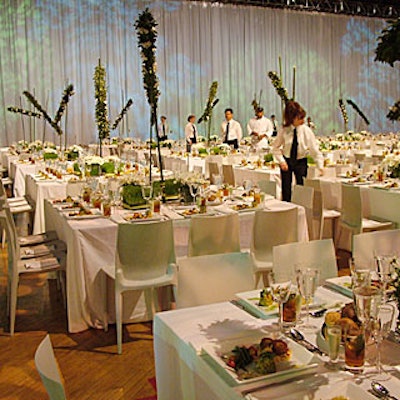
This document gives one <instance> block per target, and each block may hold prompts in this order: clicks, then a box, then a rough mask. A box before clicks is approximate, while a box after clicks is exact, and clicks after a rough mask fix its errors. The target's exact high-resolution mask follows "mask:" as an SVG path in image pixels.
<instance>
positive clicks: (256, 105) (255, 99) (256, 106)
mask: <svg viewBox="0 0 400 400" xmlns="http://www.w3.org/2000/svg"><path fill="white" fill-rule="evenodd" d="M261 95H262V90H260V97H259V98H258V101H257V94H256V93H254V99H253V101H252V102H251V105H252V106H253V109H254V112H256V111H257V108H259V107H261Z"/></svg>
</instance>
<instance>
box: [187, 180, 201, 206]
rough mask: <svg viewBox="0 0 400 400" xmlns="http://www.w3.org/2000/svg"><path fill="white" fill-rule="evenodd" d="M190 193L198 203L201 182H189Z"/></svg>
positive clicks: (194, 201)
mask: <svg viewBox="0 0 400 400" xmlns="http://www.w3.org/2000/svg"><path fill="white" fill-rule="evenodd" d="M189 191H190V195H191V196H192V197H193V203H194V204H196V197H197V195H198V194H199V184H198V183H196V182H191V183H189Z"/></svg>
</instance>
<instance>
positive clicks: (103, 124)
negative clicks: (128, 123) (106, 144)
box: [93, 59, 110, 141]
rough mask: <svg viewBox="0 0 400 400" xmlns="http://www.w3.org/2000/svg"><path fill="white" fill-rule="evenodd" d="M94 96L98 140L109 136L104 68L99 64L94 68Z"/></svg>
mask: <svg viewBox="0 0 400 400" xmlns="http://www.w3.org/2000/svg"><path fill="white" fill-rule="evenodd" d="M93 80H94V97H95V99H96V108H95V117H96V123H97V131H98V135H99V139H100V141H101V140H103V139H105V138H107V137H109V136H110V123H109V121H108V110H107V88H106V69H105V68H104V67H103V66H102V65H101V62H100V59H99V65H97V66H96V68H95V69H94V77H93Z"/></svg>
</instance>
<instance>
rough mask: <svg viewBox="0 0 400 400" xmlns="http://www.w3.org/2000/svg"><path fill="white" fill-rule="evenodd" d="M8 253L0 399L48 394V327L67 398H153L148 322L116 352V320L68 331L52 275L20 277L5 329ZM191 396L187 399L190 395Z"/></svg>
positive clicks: (0, 266)
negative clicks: (39, 360) (42, 357)
mask: <svg viewBox="0 0 400 400" xmlns="http://www.w3.org/2000/svg"><path fill="white" fill-rule="evenodd" d="M348 256H349V255H348V254H346V253H342V254H338V266H339V269H340V274H341V275H343V274H348V270H347V269H346V266H347V265H348V264H347V262H348ZM6 260H7V259H6V254H5V252H1V253H0V399H2V400H17V399H21V400H27V399H35V400H41V399H47V395H46V393H45V390H44V388H43V386H42V384H41V381H40V378H39V375H38V373H37V372H36V369H35V365H34V361H33V358H34V353H35V349H36V347H37V346H38V345H39V343H40V341H41V340H42V339H43V338H44V337H45V335H46V334H47V332H49V333H50V337H51V340H52V343H53V346H54V350H55V355H56V358H57V360H58V363H59V365H60V369H61V371H62V374H63V375H64V379H65V386H66V388H67V394H68V398H69V399H70V400H78V399H79V400H85V399H98V400H102V399H104V400H114V399H115V400H118V399H130V400H135V399H143V400H151V399H154V400H156V397H155V389H154V376H155V372H154V353H153V336H152V326H151V323H145V324H130V325H124V344H123V354H122V355H120V356H119V355H118V354H116V345H115V341H116V337H115V328H114V326H111V327H110V330H109V331H108V332H107V333H105V332H103V331H101V330H95V329H90V330H87V331H85V332H82V333H77V334H70V333H68V332H67V326H66V317H65V310H64V307H63V305H62V302H61V300H60V298H59V294H58V291H57V290H56V287H55V282H54V281H53V280H50V281H47V279H46V278H45V277H43V276H41V277H34V276H30V277H28V278H25V277H24V278H23V280H22V281H21V284H20V290H19V297H18V312H17V319H16V333H15V335H14V336H13V337H10V336H9V334H8V322H7V316H6V312H5V308H6V303H5V302H6ZM188 400H189V399H188Z"/></svg>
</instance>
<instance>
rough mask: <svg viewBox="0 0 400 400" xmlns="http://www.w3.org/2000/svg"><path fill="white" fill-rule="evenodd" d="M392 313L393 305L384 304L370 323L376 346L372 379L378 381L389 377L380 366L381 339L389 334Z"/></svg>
mask: <svg viewBox="0 0 400 400" xmlns="http://www.w3.org/2000/svg"><path fill="white" fill-rule="evenodd" d="M394 314H395V308H394V306H392V305H391V304H384V305H382V306H381V307H380V308H379V311H378V315H377V317H376V319H375V321H374V322H373V324H372V329H371V330H372V336H373V338H374V341H375V346H376V360H375V365H376V374H374V379H376V380H379V381H383V380H388V379H390V377H391V375H390V374H388V373H387V372H386V371H385V370H384V369H383V367H382V360H381V344H382V342H383V340H384V339H386V338H387V337H388V336H389V333H390V330H391V328H392V324H393V318H394Z"/></svg>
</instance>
